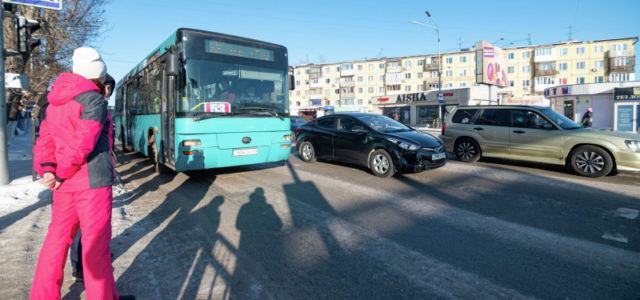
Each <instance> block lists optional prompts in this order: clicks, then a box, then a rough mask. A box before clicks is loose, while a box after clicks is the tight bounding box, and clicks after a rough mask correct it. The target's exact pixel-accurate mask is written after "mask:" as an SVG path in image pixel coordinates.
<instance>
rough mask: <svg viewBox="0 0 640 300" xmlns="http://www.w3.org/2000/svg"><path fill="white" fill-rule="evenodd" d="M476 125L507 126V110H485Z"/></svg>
mask: <svg viewBox="0 0 640 300" xmlns="http://www.w3.org/2000/svg"><path fill="white" fill-rule="evenodd" d="M476 124H480V125H493V126H509V109H485V110H484V111H483V112H482V115H480V117H479V118H478V120H476Z"/></svg>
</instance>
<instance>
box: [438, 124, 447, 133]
mask: <svg viewBox="0 0 640 300" xmlns="http://www.w3.org/2000/svg"><path fill="white" fill-rule="evenodd" d="M446 126H447V122H442V132H441V133H440V134H441V135H444V128H445V127H446Z"/></svg>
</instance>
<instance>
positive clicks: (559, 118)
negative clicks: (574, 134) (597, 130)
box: [540, 108, 582, 129]
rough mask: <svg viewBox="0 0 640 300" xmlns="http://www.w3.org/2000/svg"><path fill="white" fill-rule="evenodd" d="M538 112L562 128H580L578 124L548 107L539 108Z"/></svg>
mask: <svg viewBox="0 0 640 300" xmlns="http://www.w3.org/2000/svg"><path fill="white" fill-rule="evenodd" d="M540 112H541V113H542V114H543V115H545V117H547V118H549V119H551V121H553V123H556V124H557V125H558V126H560V127H562V129H578V128H582V127H581V126H580V125H578V124H576V123H575V122H573V121H571V120H569V119H568V118H567V117H565V116H563V115H561V114H559V113H557V112H556V111H554V110H552V109H550V108H545V109H541V110H540Z"/></svg>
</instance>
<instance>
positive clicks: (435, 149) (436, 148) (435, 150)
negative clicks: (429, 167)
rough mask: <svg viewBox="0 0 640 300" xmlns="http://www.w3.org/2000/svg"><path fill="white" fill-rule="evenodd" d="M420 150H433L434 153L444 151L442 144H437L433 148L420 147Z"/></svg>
mask: <svg viewBox="0 0 640 300" xmlns="http://www.w3.org/2000/svg"><path fill="white" fill-rule="evenodd" d="M422 150H426V151H433V152H435V153H440V152H444V146H438V147H435V148H426V147H425V148H422Z"/></svg>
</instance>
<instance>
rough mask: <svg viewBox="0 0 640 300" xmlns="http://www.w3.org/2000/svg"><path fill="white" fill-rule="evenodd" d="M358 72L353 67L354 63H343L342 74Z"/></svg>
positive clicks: (349, 74) (347, 74)
mask: <svg viewBox="0 0 640 300" xmlns="http://www.w3.org/2000/svg"><path fill="white" fill-rule="evenodd" d="M355 74H356V70H355V69H354V68H353V64H342V66H341V67H340V76H353V75H355Z"/></svg>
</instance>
